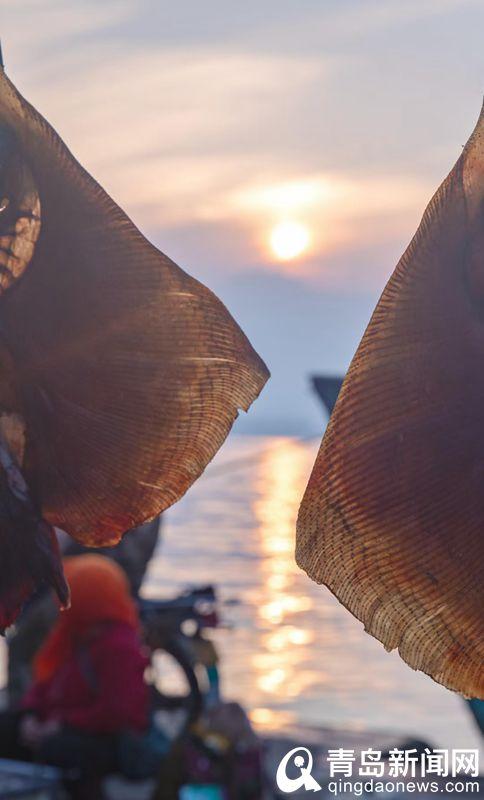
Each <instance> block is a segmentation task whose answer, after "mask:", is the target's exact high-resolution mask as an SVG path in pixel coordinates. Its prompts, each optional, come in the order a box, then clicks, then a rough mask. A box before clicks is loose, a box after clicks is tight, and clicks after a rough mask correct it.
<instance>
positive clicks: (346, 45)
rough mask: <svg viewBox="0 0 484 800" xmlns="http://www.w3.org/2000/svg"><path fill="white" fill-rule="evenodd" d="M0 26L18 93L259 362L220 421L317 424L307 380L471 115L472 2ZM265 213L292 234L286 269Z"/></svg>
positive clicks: (89, 11)
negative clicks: (297, 237)
mask: <svg viewBox="0 0 484 800" xmlns="http://www.w3.org/2000/svg"><path fill="white" fill-rule="evenodd" d="M0 21H1V27H0V32H1V35H2V39H3V44H4V50H5V59H6V63H7V70H8V73H9V75H10V76H11V77H12V79H13V80H14V81H15V82H16V84H17V85H18V87H19V89H20V90H21V91H22V92H23V93H24V94H25V95H26V97H27V98H28V99H29V100H31V101H32V102H33V103H34V104H35V105H36V106H37V107H38V108H39V109H40V110H41V111H42V112H43V113H44V114H45V115H46V116H47V117H48V118H49V119H50V120H51V122H53V124H54V125H55V126H56V127H57V129H58V130H59V132H60V133H61V135H62V136H63V137H64V138H65V139H66V141H67V143H68V144H69V145H70V146H71V148H72V150H73V151H74V153H75V154H76V155H77V156H78V157H79V159H80V160H81V162H82V163H84V165H85V166H86V167H87V168H88V169H89V170H90V171H91V172H92V173H93V174H94V175H95V177H96V178H98V180H100V182H101V183H103V185H104V186H105V187H106V188H107V189H108V191H110V192H111V193H112V194H113V196H114V197H115V199H116V200H117V201H118V202H119V203H120V204H121V205H122V206H123V207H124V208H125V209H126V210H127V211H128V213H130V214H131V215H132V217H133V218H134V220H135V221H136V222H137V224H138V225H139V226H140V227H141V229H142V230H143V231H144V232H145V233H146V234H147V235H148V236H149V237H150V238H151V239H152V240H153V241H155V242H156V244H157V245H158V246H160V247H161V249H163V250H164V251H165V252H167V253H168V255H170V256H171V257H172V258H174V259H175V260H176V261H177V262H178V263H179V264H180V265H181V266H183V267H184V268H185V269H187V271H188V272H190V273H191V274H193V275H195V276H196V277H199V278H200V279H201V280H203V281H204V282H205V283H207V284H208V285H209V286H210V287H211V288H213V289H214V290H215V291H216V292H217V293H218V294H219V295H220V296H221V297H222V299H223V300H224V301H225V302H226V303H227V305H228V306H229V308H230V310H231V311H232V313H233V314H234V316H235V317H236V318H237V320H238V321H239V322H240V323H241V325H242V326H243V327H244V329H245V330H246V332H247V333H248V335H249V336H250V337H251V338H252V339H253V341H254V344H255V345H256V347H257V348H258V350H259V351H260V352H261V355H263V357H264V358H265V359H266V361H267V362H268V364H269V366H270V368H271V370H272V373H273V379H272V382H271V384H269V386H268V387H267V388H266V389H265V391H264V393H263V396H262V397H261V399H260V400H259V401H258V402H257V404H256V405H255V406H254V408H253V410H252V411H251V412H250V414H249V416H248V417H247V418H245V419H243V420H241V422H240V423H239V429H240V430H245V431H249V430H251V431H258V432H269V431H270V432H291V433H294V432H302V433H310V432H312V431H314V430H317V428H318V426H321V422H322V419H323V417H322V412H321V411H320V409H319V407H317V405H316V403H315V402H314V400H313V399H312V398H311V395H310V392H309V388H308V382H307V374H308V373H310V372H311V371H323V370H328V371H332V372H335V371H342V370H344V369H345V368H346V366H347V364H348V361H349V359H350V357H351V355H352V352H353V350H354V348H355V346H356V344H357V342H358V339H359V337H360V335H361V333H362V330H363V328H364V325H365V323H366V321H367V320H368V317H369V315H370V312H371V309H372V306H373V304H374V302H375V300H376V298H377V296H378V294H379V292H380V290H381V289H382V288H383V285H384V283H385V281H386V279H387V277H388V276H389V274H390V272H391V270H392V269H393V267H394V265H395V262H396V260H397V258H398V256H399V254H400V253H401V252H402V250H403V249H404V247H405V245H406V244H407V242H408V241H409V239H410V237H411V236H412V234H413V232H414V230H415V228H416V226H417V224H418V221H419V218H420V216H421V213H422V211H423V208H424V206H425V204H426V202H427V201H428V199H429V198H430V196H431V194H432V193H433V191H434V189H435V188H436V186H437V185H438V183H439V182H440V181H441V179H442V178H443V177H444V176H445V174H446V173H447V172H448V170H449V169H450V167H451V166H452V164H453V163H454V161H455V160H456V158H457V157H458V155H459V152H460V148H461V146H462V145H463V144H464V142H465V140H466V139H467V137H468V135H469V133H470V131H471V129H472V127H473V125H474V123H475V120H476V118H477V114H478V111H479V106H480V102H481V97H482V90H483V84H484V81H483V76H484V49H483V47H482V30H483V29H484V5H483V3H482V0H257V1H255V0H245V2H244V3H240V2H236V0H233V1H229V0H205V1H204V2H203V3H202V2H200V1H199V0H181V1H179V2H177V3H176V4H173V3H168V2H165V0H104V2H103V3H99V2H97V0H96V2H95V0H15V2H11V3H8V4H7V3H3V4H2V7H1V9H0ZM288 197H289V203H287V198H288ZM281 198H282V199H281ZM284 204H285V205H284ZM281 214H283V215H285V216H288V215H289V216H293V217H295V218H296V219H297V220H298V221H300V222H302V223H304V224H305V225H306V226H307V228H308V230H309V231H310V234H311V246H310V248H309V249H308V251H307V252H306V253H305V254H304V255H302V256H301V257H300V258H299V259H297V260H296V261H293V262H280V261H278V260H277V259H276V258H275V256H274V255H273V254H272V253H271V251H270V248H269V244H268V242H269V237H270V232H271V229H272V228H273V226H274V225H275V224H276V223H277V222H278V220H279V218H280V217H281Z"/></svg>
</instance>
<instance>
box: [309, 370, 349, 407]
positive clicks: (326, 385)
mask: <svg viewBox="0 0 484 800" xmlns="http://www.w3.org/2000/svg"><path fill="white" fill-rule="evenodd" d="M343 380H344V376H342V375H311V383H312V386H313V389H314V391H315V392H316V394H317V395H318V397H319V399H320V400H321V401H322V403H323V405H324V407H325V408H326V410H327V412H328V415H329V416H331V413H332V411H333V408H334V406H335V404H336V400H337V399H338V395H339V391H340V389H341V385H342V383H343Z"/></svg>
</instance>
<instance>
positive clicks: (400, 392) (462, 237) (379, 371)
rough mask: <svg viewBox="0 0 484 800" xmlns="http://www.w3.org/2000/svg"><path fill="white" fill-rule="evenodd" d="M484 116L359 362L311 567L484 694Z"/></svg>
mask: <svg viewBox="0 0 484 800" xmlns="http://www.w3.org/2000/svg"><path fill="white" fill-rule="evenodd" d="M483 365H484V113H481V116H480V119H479V122H478V123H477V126H476V129H475V130H474V133H473V134H472V136H471V138H470V139H469V142H468V143H467V145H466V147H465V149H464V151H463V153H462V155H461V157H460V158H459V160H458V162H457V164H456V165H455V167H454V169H453V170H452V172H451V173H450V175H449V176H448V178H447V179H446V180H445V181H444V183H443V184H442V186H441V187H440V189H439V190H438V191H437V193H436V195H435V196H434V197H433V199H432V200H431V202H430V204H429V206H428V208H427V210H426V212H425V214H424V217H423V219H422V222H421V224H420V227H419V229H418V231H417V233H416V235H415V237H414V238H413V240H412V242H411V243H410V245H409V247H408V249H407V251H406V252H405V254H404V255H403V257H402V259H401V260H400V262H399V264H398V266H397V268H396V270H395V272H394V273H393V275H392V277H391V278H390V281H389V282H388V284H387V286H386V289H385V291H384V292H383V295H382V297H381V299H380V301H379V303H378V306H377V308H376V310H375V312H374V314H373V317H372V319H371V321H370V324H369V326H368V328H367V331H366V333H365V335H364V337H363V340H362V342H361V344H360V346H359V348H358V351H357V353H356V355H355V357H354V359H353V362H352V364H351V367H350V370H349V372H348V375H347V377H346V379H345V381H344V384H343V388H342V390H341V393H340V396H339V398H338V401H337V403H336V407H335V409H334V412H333V414H332V416H331V420H330V424H329V426H328V429H327V432H326V435H325V437H324V440H323V443H322V445H321V449H320V452H319V454H318V457H317V460H316V464H315V466H314V469H313V472H312V475H311V478H310V480H309V484H308V487H307V490H306V493H305V496H304V499H303V502H302V505H301V508H300V512H299V519H298V533H297V553H296V557H297V561H298V564H299V565H300V566H301V567H302V568H303V569H304V570H306V572H307V573H308V575H309V576H310V577H311V578H313V579H314V580H315V581H317V582H318V583H324V584H326V585H327V586H328V587H329V588H330V589H331V590H332V591H333V592H334V594H335V595H336V596H337V597H338V598H339V600H340V601H341V602H342V603H343V604H344V605H345V606H346V607H347V608H348V609H349V610H350V611H351V612H352V613H353V614H354V615H355V616H356V617H358V619H360V620H361V621H362V622H363V623H364V625H365V629H366V630H367V631H368V632H369V633H371V634H372V635H373V636H375V637H376V638H377V639H379V640H380V641H381V642H383V644H384V645H385V647H386V648H387V649H388V650H393V649H394V648H398V650H399V653H400V655H401V657H402V658H403V659H404V660H405V661H406V662H407V663H408V664H410V666H411V667H413V668H414V669H419V670H423V671H424V672H426V673H427V674H428V675H431V676H432V678H434V680H436V681H438V682H439V683H442V684H444V686H447V687H449V688H451V689H455V690H457V691H459V692H462V693H464V694H467V695H470V696H474V697H483V696H484V669H483V663H484V538H483V535H484V370H483Z"/></svg>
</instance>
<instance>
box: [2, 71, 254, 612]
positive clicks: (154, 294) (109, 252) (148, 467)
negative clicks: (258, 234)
mask: <svg viewBox="0 0 484 800" xmlns="http://www.w3.org/2000/svg"><path fill="white" fill-rule="evenodd" d="M267 378H268V371H267V369H266V367H265V365H264V363H263V362H262V361H261V359H260V358H259V357H258V356H257V354H256V353H255V352H254V350H253V349H252V347H251V345H250V343H249V341H248V340H247V338H246V337H245V336H244V334H243V333H242V331H241V330H240V328H239V327H238V325H237V324H236V323H235V321H234V320H233V319H232V317H231V316H230V314H229V313H228V311H227V309H226V308H225V307H224V306H223V305H222V303H221V302H220V301H219V300H218V299H217V298H216V297H215V296H214V295H213V294H212V293H211V292H210V291H209V290H208V289H207V288H205V286H203V285H201V284H200V283H199V282H198V281H196V280H194V279H193V278H191V277H190V276H189V275H187V274H186V273H185V272H184V271H183V270H182V269H180V268H179V267H178V266H177V265H176V264H174V263H173V262H172V261H171V260H170V259H169V258H167V257H166V256H165V255H163V254H162V253H160V252H159V251H158V250H157V249H156V248H155V247H154V246H153V245H151V244H150V243H149V242H148V241H147V240H146V239H145V238H144V237H143V236H142V234H141V233H140V232H139V231H138V230H137V228H136V227H135V226H134V225H133V223H132V222H131V220H130V219H129V218H128V217H127V216H126V214H125V213H124V212H123V211H122V210H121V209H120V208H119V207H118V206H117V205H116V204H115V203H114V202H113V201H112V200H111V198H110V197H109V196H108V195H107V194H106V192H104V190H103V189H102V188H101V187H100V186H99V185H98V184H97V183H96V182H95V181H94V180H93V179H92V178H91V176H90V175H89V174H88V173H87V172H86V171H85V170H84V169H83V168H82V167H81V166H80V165H79V164H78V163H77V161H76V160H75V159H74V158H73V156H72V155H71V153H70V152H69V150H68V149H67V148H66V146H65V145H64V144H63V142H62V141H61V139H60V138H59V136H58V135H57V134H56V133H55V131H54V130H53V129H52V128H51V127H50V125H49V124H48V123H47V122H46V121H45V120H44V119H43V118H42V117H41V116H40V114H39V113H38V112H37V111H36V110H35V109H34V108H33V107H32V106H31V105H29V104H28V103H27V102H26V101H25V100H24V99H23V98H22V97H21V96H20V94H19V93H18V92H17V90H16V89H15V87H14V86H13V84H12V83H11V82H10V81H9V80H8V78H7V77H6V75H5V73H4V72H3V71H0V463H1V467H0V627H5V626H6V625H8V624H9V623H10V622H11V621H12V619H13V618H14V616H15V614H16V612H17V610H18V608H19V606H20V605H21V602H22V601H23V599H24V598H25V597H26V596H27V595H28V594H29V593H30V591H31V590H32V589H33V588H34V586H35V585H36V584H37V583H39V582H40V581H42V580H44V581H48V582H51V583H53V584H54V585H56V588H57V589H58V591H59V593H60V595H61V598H62V600H63V601H65V600H66V591H67V590H66V587H65V584H64V581H63V578H62V571H61V568H60V566H59V563H58V555H57V551H56V547H55V543H54V538H53V535H52V533H51V529H50V526H51V525H57V526H59V527H61V528H64V529H65V530H66V531H68V532H69V533H70V534H71V535H72V536H74V537H75V538H77V539H78V540H79V541H81V542H83V543H85V544H92V545H107V544H114V543H115V542H117V541H118V540H119V538H120V537H121V535H122V534H123V533H124V532H125V531H126V530H128V529H129V528H131V527H133V526H135V525H138V524H140V523H142V522H143V521H145V520H147V519H149V518H151V517H153V516H155V515H156V514H158V513H159V512H160V511H162V510H163V509H165V508H167V507H168V506H170V505H171V504H172V503H174V502H175V501H176V500H178V499H179V498H180V497H181V495H183V493H184V492H185V491H186V490H187V489H188V487H189V486H190V485H191V484H192V483H193V481H195V480H196V478H197V477H198V476H199V475H200V473H201V472H202V471H203V470H204V468H205V466H206V465H207V463H208V462H209V461H210V459H211V458H212V457H213V456H214V454H215V453H216V452H217V450H218V449H219V447H220V445H221V444H222V442H223V441H224V439H225V437H226V436H227V434H228V432H229V430H230V428H231V425H232V423H233V421H234V419H235V418H236V416H237V413H238V410H239V409H241V408H242V409H247V408H248V407H249V406H250V404H251V403H252V401H253V400H254V399H255V398H256V397H257V395H258V394H259V392H260V391H261V389H262V387H263V385H264V383H265V382H266V380H267ZM24 479H25V480H24ZM19 486H20V489H19Z"/></svg>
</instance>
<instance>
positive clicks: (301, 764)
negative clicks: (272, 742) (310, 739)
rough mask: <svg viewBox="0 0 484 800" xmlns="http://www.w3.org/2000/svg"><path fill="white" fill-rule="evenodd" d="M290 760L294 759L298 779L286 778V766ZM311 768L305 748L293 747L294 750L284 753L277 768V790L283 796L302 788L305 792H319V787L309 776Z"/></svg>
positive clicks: (311, 760)
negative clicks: (297, 770) (298, 773)
mask: <svg viewBox="0 0 484 800" xmlns="http://www.w3.org/2000/svg"><path fill="white" fill-rule="evenodd" d="M296 753H297V754H298V755H296ZM292 758H294V766H295V767H297V768H298V769H299V770H300V772H301V774H300V776H299V777H298V778H289V777H288V776H287V765H288V764H289V762H290V761H291V759H292ZM312 768H313V757H312V755H311V752H310V751H309V750H308V749H307V747H295V748H294V750H290V751H289V753H286V755H285V756H284V758H283V759H282V761H281V763H280V764H279V766H278V768H277V773H276V783H277V786H278V788H279V789H280V790H281V792H284V793H285V794H291V793H292V792H297V791H298V789H302V788H303V787H304V788H305V789H306V791H307V792H320V791H321V786H320V785H319V783H318V782H317V781H315V780H314V778H313V776H312V775H311V771H312Z"/></svg>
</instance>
